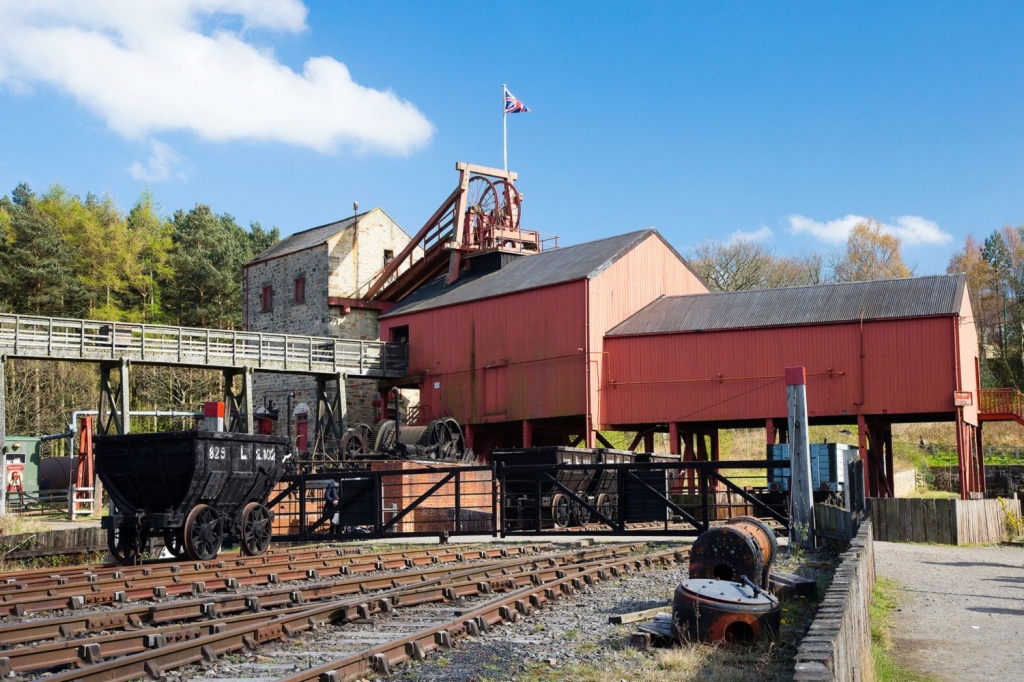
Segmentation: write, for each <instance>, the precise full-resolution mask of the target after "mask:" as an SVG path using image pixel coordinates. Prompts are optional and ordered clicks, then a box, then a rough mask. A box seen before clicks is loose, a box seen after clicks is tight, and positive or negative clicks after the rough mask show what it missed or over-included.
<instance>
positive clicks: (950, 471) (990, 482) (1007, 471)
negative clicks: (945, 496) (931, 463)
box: [930, 464, 1024, 497]
mask: <svg viewBox="0 0 1024 682" xmlns="http://www.w3.org/2000/svg"><path fill="white" fill-rule="evenodd" d="M930 470H931V473H932V476H933V477H934V481H933V482H932V487H933V488H935V489H936V490H947V491H949V492H953V493H958V492H960V470H959V469H958V468H957V467H955V466H951V467H931V468H930ZM985 490H986V494H987V495H988V496H989V497H992V496H998V497H1012V496H1013V494H1014V493H1017V495H1018V496H1020V497H1024V465H1020V464H994V465H993V464H986V465H985Z"/></svg>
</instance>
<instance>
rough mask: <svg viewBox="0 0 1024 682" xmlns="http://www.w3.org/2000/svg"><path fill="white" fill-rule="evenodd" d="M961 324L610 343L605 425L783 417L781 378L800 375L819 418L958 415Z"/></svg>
mask: <svg viewBox="0 0 1024 682" xmlns="http://www.w3.org/2000/svg"><path fill="white" fill-rule="evenodd" d="M954 324H955V318H954V317H952V316H950V317H935V318H916V319H907V320H895V321H893V320H886V321H876V322H865V323H864V325H863V341H862V334H861V325H860V324H859V323H848V324H829V325H808V326H801V327H782V328H764V329H743V330H728V331H718V332H705V333H699V332H698V333H680V334H659V335H650V336H633V337H609V338H607V339H605V350H607V351H608V355H607V362H608V364H609V368H608V371H607V372H606V375H607V376H606V377H605V379H606V382H605V384H604V396H603V401H602V404H603V407H604V411H603V412H602V422H603V423H604V424H609V425H611V424H614V425H627V424H644V423H652V422H669V421H690V422H700V421H734V420H760V419H765V418H767V417H783V416H785V414H786V400H785V397H786V389H785V383H784V381H783V379H782V374H783V369H784V368H785V367H790V366H795V365H803V366H805V367H806V368H807V374H808V380H807V399H808V409H809V412H810V414H811V415H812V416H843V415H847V416H849V415H856V414H857V413H858V412H860V413H863V414H876V415H881V414H886V413H887V414H890V415H895V414H921V413H952V412H953V411H954V410H953V391H954V390H955V388H956V373H955V367H954V358H955V351H954V338H953V325H954ZM961 341H962V342H966V341H967V339H966V338H962V339H961ZM862 343H863V349H864V359H863V382H862V373H861V366H862V362H861V358H860V355H861V344H862ZM862 391H863V396H862ZM861 402H863V405H860V404H859V403H861Z"/></svg>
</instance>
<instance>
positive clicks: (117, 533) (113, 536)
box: [107, 526, 141, 564]
mask: <svg viewBox="0 0 1024 682" xmlns="http://www.w3.org/2000/svg"><path fill="white" fill-rule="evenodd" d="M135 539H136V532H135V528H133V527H132V526H118V527H117V528H108V529H107V549H109V550H110V555H111V556H112V557H114V559H116V560H117V562H118V563H119V564H134V563H135V560H136V559H137V558H138V556H139V546H140V545H141V543H136V542H135Z"/></svg>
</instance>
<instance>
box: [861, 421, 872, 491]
mask: <svg viewBox="0 0 1024 682" xmlns="http://www.w3.org/2000/svg"><path fill="white" fill-rule="evenodd" d="M857 449H858V450H859V451H860V461H861V462H863V463H864V497H875V491H874V489H872V487H871V469H872V466H871V460H870V459H869V458H868V423H867V419H865V418H864V415H862V414H858V415H857Z"/></svg>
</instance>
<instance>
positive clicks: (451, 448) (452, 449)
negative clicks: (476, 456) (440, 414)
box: [444, 417, 466, 460]
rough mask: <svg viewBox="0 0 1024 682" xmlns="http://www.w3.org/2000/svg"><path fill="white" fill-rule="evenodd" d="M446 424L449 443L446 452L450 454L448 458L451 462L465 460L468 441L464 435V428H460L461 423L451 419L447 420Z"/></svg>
mask: <svg viewBox="0 0 1024 682" xmlns="http://www.w3.org/2000/svg"><path fill="white" fill-rule="evenodd" d="M444 423H445V425H446V426H447V427H448V442H447V443H446V444H445V452H447V453H448V456H447V458H448V459H451V460H460V459H465V457H466V439H465V437H464V436H463V435H462V427H461V426H459V422H457V421H455V420H454V419H452V418H451V417H449V418H448V419H445V420H444Z"/></svg>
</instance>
